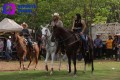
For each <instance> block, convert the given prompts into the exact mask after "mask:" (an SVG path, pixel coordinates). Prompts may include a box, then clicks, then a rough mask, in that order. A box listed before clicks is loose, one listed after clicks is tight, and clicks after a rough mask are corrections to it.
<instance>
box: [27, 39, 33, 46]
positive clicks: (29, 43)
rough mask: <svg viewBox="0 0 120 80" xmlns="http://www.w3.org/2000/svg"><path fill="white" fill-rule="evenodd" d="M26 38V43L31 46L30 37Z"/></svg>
mask: <svg viewBox="0 0 120 80" xmlns="http://www.w3.org/2000/svg"><path fill="white" fill-rule="evenodd" d="M26 39H27V41H28V45H29V46H30V47H32V40H31V38H26Z"/></svg>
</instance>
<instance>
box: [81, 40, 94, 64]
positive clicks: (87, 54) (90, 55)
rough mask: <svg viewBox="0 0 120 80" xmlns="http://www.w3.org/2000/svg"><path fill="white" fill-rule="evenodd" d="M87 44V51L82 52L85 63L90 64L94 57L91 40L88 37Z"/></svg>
mask: <svg viewBox="0 0 120 80" xmlns="http://www.w3.org/2000/svg"><path fill="white" fill-rule="evenodd" d="M88 46H89V52H84V53H83V56H84V60H85V62H86V64H91V63H93V60H94V57H93V53H94V50H93V40H92V39H89V40H88Z"/></svg>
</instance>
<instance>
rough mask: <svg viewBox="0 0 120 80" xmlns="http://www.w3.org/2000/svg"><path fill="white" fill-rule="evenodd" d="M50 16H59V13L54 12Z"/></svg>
mask: <svg viewBox="0 0 120 80" xmlns="http://www.w3.org/2000/svg"><path fill="white" fill-rule="evenodd" d="M52 16H57V17H59V16H60V15H59V13H54V14H53V15H52Z"/></svg>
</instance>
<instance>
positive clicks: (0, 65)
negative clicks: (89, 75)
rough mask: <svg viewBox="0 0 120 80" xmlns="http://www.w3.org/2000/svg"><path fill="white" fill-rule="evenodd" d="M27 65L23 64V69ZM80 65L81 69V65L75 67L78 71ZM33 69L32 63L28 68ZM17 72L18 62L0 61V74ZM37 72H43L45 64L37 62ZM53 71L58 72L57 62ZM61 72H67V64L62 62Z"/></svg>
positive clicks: (26, 63)
mask: <svg viewBox="0 0 120 80" xmlns="http://www.w3.org/2000/svg"><path fill="white" fill-rule="evenodd" d="M50 63H51V62H50V61H49V62H48V67H49V70H50V68H51V65H50ZM77 63H79V62H77ZM27 65H28V61H27V62H25V67H27ZM80 65H81V67H82V66H83V63H82V62H80V63H79V65H77V67H78V69H80ZM72 68H73V64H72ZM33 69H34V64H33V63H32V64H31V66H30V69H29V70H33ZM18 70H19V62H18V61H9V62H7V61H0V72H5V71H18ZM37 70H45V63H44V61H39V63H38V66H37ZM54 70H59V62H58V61H55V62H54ZM61 70H67V62H62V64H61Z"/></svg>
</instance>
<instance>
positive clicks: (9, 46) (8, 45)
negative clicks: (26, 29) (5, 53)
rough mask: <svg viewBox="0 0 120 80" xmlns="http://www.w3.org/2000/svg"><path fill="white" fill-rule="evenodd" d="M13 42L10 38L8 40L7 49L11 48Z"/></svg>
mask: <svg viewBox="0 0 120 80" xmlns="http://www.w3.org/2000/svg"><path fill="white" fill-rule="evenodd" d="M11 46H12V43H11V41H10V39H8V40H7V49H9V50H11Z"/></svg>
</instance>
